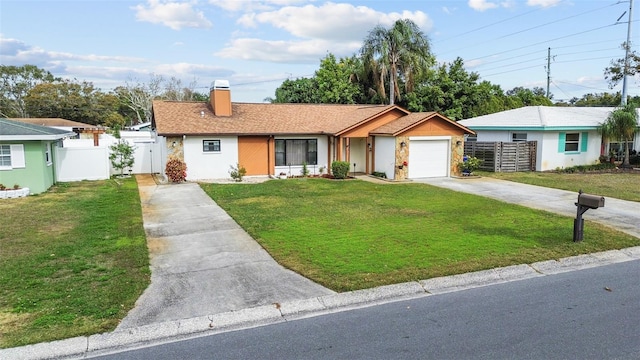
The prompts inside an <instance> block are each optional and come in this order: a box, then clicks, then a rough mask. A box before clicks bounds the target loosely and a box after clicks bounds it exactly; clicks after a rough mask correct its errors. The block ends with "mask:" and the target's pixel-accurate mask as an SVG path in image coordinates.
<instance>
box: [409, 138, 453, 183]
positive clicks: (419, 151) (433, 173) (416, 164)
mask: <svg viewBox="0 0 640 360" xmlns="http://www.w3.org/2000/svg"><path fill="white" fill-rule="evenodd" d="M449 148H450V147H449V140H448V139H446V140H443V139H438V140H435V139H433V140H426V139H410V142H409V176H408V177H409V178H410V179H416V178H426V177H443V176H448V175H449V152H450V151H449Z"/></svg>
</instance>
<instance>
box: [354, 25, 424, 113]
mask: <svg viewBox="0 0 640 360" xmlns="http://www.w3.org/2000/svg"><path fill="white" fill-rule="evenodd" d="M360 51H361V54H362V57H363V60H364V62H365V66H367V67H369V68H370V69H372V71H373V72H374V73H375V74H376V79H377V81H376V83H377V85H378V89H377V90H378V91H379V92H380V97H381V98H386V96H385V94H384V88H385V84H386V80H385V79H386V77H387V76H388V77H389V81H388V82H389V103H390V104H394V103H395V100H396V96H397V97H398V99H401V96H400V82H401V81H404V86H405V90H406V92H411V91H412V88H413V85H414V81H415V78H416V76H417V75H418V74H419V73H420V72H421V71H423V70H426V69H428V68H429V66H431V65H432V64H433V56H432V55H431V52H430V44H429V39H428V38H427V36H426V35H425V34H423V33H422V31H421V30H420V28H419V27H418V25H416V24H415V23H414V22H413V21H411V20H409V19H401V20H397V21H396V22H395V23H394V25H393V26H392V27H391V28H390V29H387V28H385V27H384V26H382V25H378V26H376V27H374V28H373V29H372V30H371V31H370V32H369V34H368V35H367V37H366V38H365V39H364V44H363V46H362V48H361V50H360ZM396 93H397V94H396Z"/></svg>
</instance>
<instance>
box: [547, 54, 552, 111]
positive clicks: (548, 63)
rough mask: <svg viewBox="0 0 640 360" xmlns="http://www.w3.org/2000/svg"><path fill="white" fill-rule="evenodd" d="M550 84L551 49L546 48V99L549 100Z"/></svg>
mask: <svg viewBox="0 0 640 360" xmlns="http://www.w3.org/2000/svg"><path fill="white" fill-rule="evenodd" d="M550 83H551V48H550V47H549V48H547V99H549V96H550V93H549V84H550Z"/></svg>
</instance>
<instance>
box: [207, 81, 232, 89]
mask: <svg viewBox="0 0 640 360" xmlns="http://www.w3.org/2000/svg"><path fill="white" fill-rule="evenodd" d="M228 88H229V80H214V81H213V85H212V86H211V89H212V90H213V89H228Z"/></svg>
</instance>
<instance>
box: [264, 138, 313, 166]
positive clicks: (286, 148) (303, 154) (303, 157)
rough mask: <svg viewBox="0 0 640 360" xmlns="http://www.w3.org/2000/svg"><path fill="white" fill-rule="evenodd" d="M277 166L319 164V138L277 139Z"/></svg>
mask: <svg viewBox="0 0 640 360" xmlns="http://www.w3.org/2000/svg"><path fill="white" fill-rule="evenodd" d="M275 153H276V166H287V165H293V166H296V165H302V164H303V163H306V164H307V165H318V140H317V139H276V149H275Z"/></svg>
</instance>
